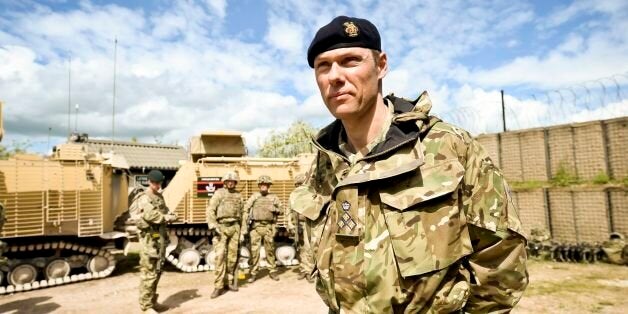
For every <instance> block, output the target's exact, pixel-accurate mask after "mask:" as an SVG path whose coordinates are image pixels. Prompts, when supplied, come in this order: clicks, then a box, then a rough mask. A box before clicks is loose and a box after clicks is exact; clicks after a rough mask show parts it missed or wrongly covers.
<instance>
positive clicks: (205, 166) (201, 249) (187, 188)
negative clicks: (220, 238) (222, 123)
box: [163, 132, 312, 272]
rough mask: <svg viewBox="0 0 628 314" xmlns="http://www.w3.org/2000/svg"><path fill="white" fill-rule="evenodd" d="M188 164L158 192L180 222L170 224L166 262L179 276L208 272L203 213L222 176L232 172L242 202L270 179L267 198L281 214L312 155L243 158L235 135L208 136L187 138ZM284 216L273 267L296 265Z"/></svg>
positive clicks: (208, 239) (240, 142)
mask: <svg viewBox="0 0 628 314" xmlns="http://www.w3.org/2000/svg"><path fill="white" fill-rule="evenodd" d="M189 152H190V160H189V161H188V162H186V163H184V164H183V165H182V166H181V168H179V170H178V171H177V173H176V174H175V176H174V177H173V178H172V180H171V181H170V183H169V184H168V186H167V187H166V188H165V189H164V193H163V194H164V198H165V200H166V204H167V205H168V207H169V208H170V209H172V210H174V211H175V212H176V213H177V215H178V217H179V218H180V220H179V221H178V222H176V223H175V224H173V225H170V230H169V237H170V245H169V246H168V248H167V249H166V255H167V259H168V261H169V262H170V263H171V264H172V265H174V266H175V267H176V268H178V269H180V270H182V271H185V272H196V271H207V270H210V269H213V249H212V239H211V237H210V233H209V230H208V229H207V220H206V216H205V215H206V214H205V210H206V208H207V205H208V203H209V200H210V199H211V196H212V194H213V192H214V191H215V190H216V189H218V188H220V187H222V176H223V175H224V174H225V173H226V172H227V171H235V172H237V173H238V175H239V177H240V182H239V183H238V186H237V190H238V191H240V192H241V193H242V196H243V197H244V198H245V200H246V199H248V197H250V196H251V194H253V193H254V192H256V191H258V187H257V178H258V177H259V176H260V175H269V176H271V177H272V179H273V185H272V187H271V193H275V194H277V195H278V196H279V198H280V199H281V202H282V204H283V206H284V208H283V209H284V210H287V206H289V202H288V199H289V195H290V193H291V192H292V190H293V189H294V177H295V176H296V175H298V174H299V173H302V172H305V171H307V168H308V167H309V165H310V161H311V160H312V156H301V157H299V158H253V157H246V148H245V145H244V141H243V139H242V136H241V134H240V133H236V132H213V133H204V134H202V135H200V136H197V137H193V138H192V139H191V140H190V145H189ZM286 226H287V221H286V216H285V215H280V216H279V217H278V221H277V227H278V228H277V229H278V233H277V235H276V237H275V240H276V244H277V245H276V247H277V250H276V255H277V260H278V261H279V263H281V264H283V265H292V264H294V263H296V261H295V260H294V258H295V256H294V255H295V251H294V248H293V247H292V246H291V243H292V239H291V237H290V235H289V234H288V232H287V229H286ZM241 255H242V256H243V259H241V264H242V266H243V267H246V266H247V263H246V258H247V257H248V256H247V255H248V251H247V250H246V249H242V250H241Z"/></svg>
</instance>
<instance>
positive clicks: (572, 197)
mask: <svg viewBox="0 0 628 314" xmlns="http://www.w3.org/2000/svg"><path fill="white" fill-rule="evenodd" d="M572 130H573V128H572ZM569 195H570V196H571V212H572V217H573V229H574V230H575V231H576V243H579V242H580V232H579V231H578V220H577V219H576V200H575V197H574V191H573V189H572V188H569Z"/></svg>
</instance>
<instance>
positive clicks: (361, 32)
mask: <svg viewBox="0 0 628 314" xmlns="http://www.w3.org/2000/svg"><path fill="white" fill-rule="evenodd" d="M348 47H362V48H369V49H374V50H377V51H382V40H381V38H380V37H379V32H378V31H377V27H375V25H373V23H371V22H369V21H368V20H365V19H360V18H356V17H348V16H338V17H336V18H335V19H333V20H332V21H331V22H329V24H327V25H325V26H323V27H321V28H320V29H319V30H318V32H316V36H314V39H312V43H310V48H308V49H307V63H308V64H309V65H310V67H312V68H313V67H314V59H316V56H318V55H319V54H321V53H323V52H325V51H329V50H333V49H338V48H348Z"/></svg>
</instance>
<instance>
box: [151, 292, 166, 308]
mask: <svg viewBox="0 0 628 314" xmlns="http://www.w3.org/2000/svg"><path fill="white" fill-rule="evenodd" d="M158 299H159V294H155V296H154V297H153V309H154V310H155V311H157V312H164V311H167V310H168V309H169V307H168V306H167V305H164V304H161V303H159V302H157V300H158Z"/></svg>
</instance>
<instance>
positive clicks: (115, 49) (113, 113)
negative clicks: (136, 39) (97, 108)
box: [111, 37, 118, 152]
mask: <svg viewBox="0 0 628 314" xmlns="http://www.w3.org/2000/svg"><path fill="white" fill-rule="evenodd" d="M113 45H114V46H113V104H112V105H111V107H112V109H111V152H113V143H114V141H115V137H116V65H117V61H118V60H117V57H118V38H117V37H116V38H115V39H114V41H113Z"/></svg>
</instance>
